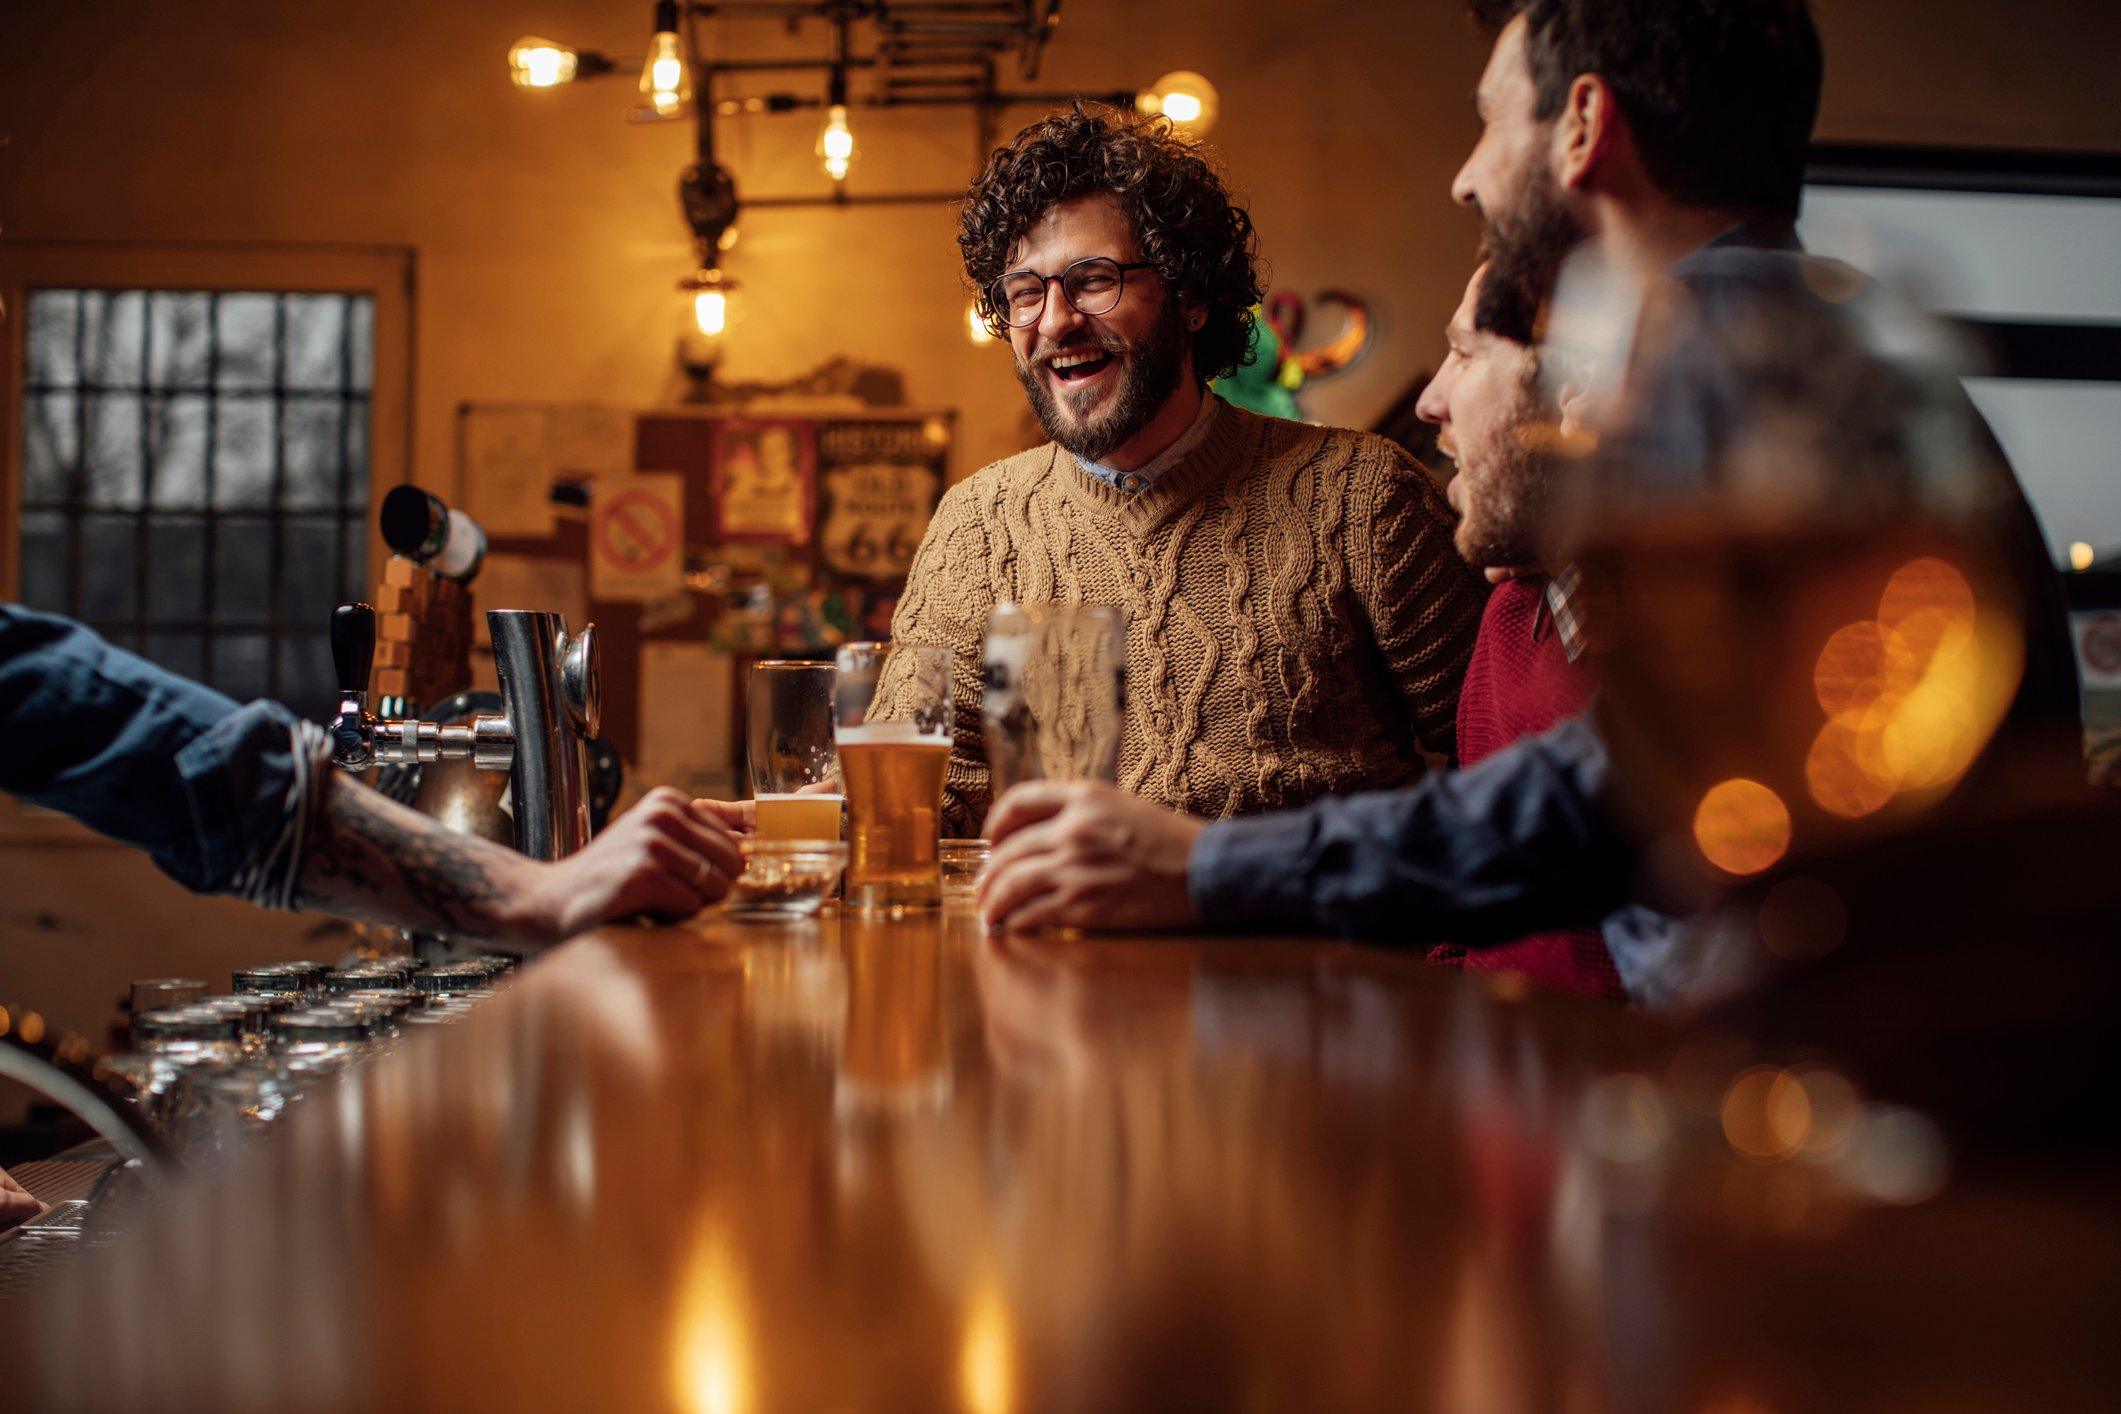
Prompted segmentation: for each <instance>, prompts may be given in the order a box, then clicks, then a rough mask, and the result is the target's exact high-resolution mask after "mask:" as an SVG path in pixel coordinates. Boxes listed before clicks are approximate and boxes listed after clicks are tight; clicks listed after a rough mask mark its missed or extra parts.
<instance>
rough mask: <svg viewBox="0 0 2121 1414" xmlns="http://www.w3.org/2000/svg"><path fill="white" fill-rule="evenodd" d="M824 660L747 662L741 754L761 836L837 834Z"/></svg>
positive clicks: (828, 672)
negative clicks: (749, 665) (748, 676)
mask: <svg viewBox="0 0 2121 1414" xmlns="http://www.w3.org/2000/svg"><path fill="white" fill-rule="evenodd" d="M838 677H839V671H838V669H836V668H834V667H833V665H832V664H830V663H805V662H790V661H783V660H778V659H774V660H768V661H766V662H763V663H754V664H753V665H752V668H751V679H750V682H749V683H748V684H747V690H746V704H745V720H744V726H745V737H744V741H745V755H747V756H748V757H750V763H751V794H752V798H753V799H754V800H756V801H757V802H758V822H757V826H756V829H757V832H758V837H759V838H760V839H762V840H836V839H838V838H839V837H840V801H841V794H840V789H839V784H838V783H839V773H840V758H839V748H838V746H837V745H836V744H835V742H834V740H833V730H832V728H833V722H832V688H833V684H834V682H835V681H837V679H838Z"/></svg>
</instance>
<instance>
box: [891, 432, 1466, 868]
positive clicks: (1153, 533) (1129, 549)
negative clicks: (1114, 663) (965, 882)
mask: <svg viewBox="0 0 2121 1414" xmlns="http://www.w3.org/2000/svg"><path fill="white" fill-rule="evenodd" d="M1455 523H1456V517H1455V515H1454V514H1453V513H1452V511H1451V508H1450V506H1449V505H1448V504H1447V503H1446V502H1445V501H1444V499H1443V496H1442V495H1441V493H1439V492H1438V491H1437V489H1436V486H1435V483H1434V482H1433V481H1431V480H1430V479H1429V477H1428V475H1427V473H1425V472H1424V471H1423V470H1422V468H1421V467H1420V465H1419V464H1418V463H1416V462H1415V461H1414V460H1413V459H1412V458H1411V457H1409V456H1408V455H1407V454H1406V453H1405V452H1403V451H1402V450H1401V449H1400V448H1399V447H1397V446H1395V445H1394V444H1392V443H1391V442H1388V441H1386V440H1384V439H1383V438H1381V437H1373V436H1370V435H1369V434H1367V433H1361V432H1350V431H1347V430H1344V429H1340V428H1328V427H1312V426H1307V425H1305V424H1302V423H1296V422H1284V421H1280V420H1277V419H1272V418H1264V417H1259V416H1256V415H1254V414H1252V413H1249V412H1246V411H1244V410H1242V409H1240V408H1234V407H1230V406H1227V405H1225V406H1223V407H1221V408H1219V409H1218V412H1217V416H1216V419H1215V422H1214V424H1213V426H1212V427H1211V429H1210V430H1209V432H1208V434H1207V436H1206V437H1205V438H1204V439H1203V440H1202V442H1201V444H1200V445H1199V446H1198V447H1197V448H1196V449H1195V450H1194V451H1193V453H1192V454H1191V455H1190V456H1188V457H1186V458H1185V459H1184V460H1183V461H1181V462H1179V463H1178V464H1177V465H1175V466H1173V467H1171V468H1170V469H1169V470H1167V471H1165V472H1164V473H1163V475H1162V476H1160V477H1159V478H1158V479H1157V480H1156V481H1155V482H1154V483H1153V484H1152V485H1150V486H1149V487H1148V488H1146V489H1145V490H1142V491H1138V492H1135V493H1133V494H1131V495H1130V494H1128V493H1126V492H1123V491H1120V490H1118V489H1116V488H1114V487H1112V486H1108V485H1106V484H1105V483H1104V482H1102V481H1099V480H1098V479H1097V478H1095V477H1093V476H1091V475H1089V474H1088V473H1087V472H1085V471H1084V470H1083V469H1082V468H1081V466H1079V465H1078V464H1077V462H1076V460H1075V458H1074V457H1073V456H1071V455H1070V454H1069V453H1067V452H1066V451H1064V450H1062V449H1061V448H1060V447H1058V446H1057V445H1054V444H1052V443H1048V444H1047V445H1045V446H1042V447H1036V448H1033V449H1032V450H1030V451H1028V452H1021V453H1018V454H1017V455H1016V456H1013V457H1009V458H1007V459H1006V460H1004V461H999V462H996V463H994V464H993V465H992V466H989V467H986V468H984V469H983V470H981V471H980V472H978V473H977V474H976V475H974V476H972V477H970V478H969V479H967V480H966V481H964V482H962V483H960V484H959V485H957V486H954V487H952V488H951V489H950V491H949V492H948V494H946V495H945V496H944V497H943V500H942V504H941V505H940V506H939V507H937V509H936V513H935V519H934V520H933V521H931V522H930V524H929V526H928V533H927V535H926V536H925V537H924V538H923V539H922V541H921V548H920V553H919V555H918V556H917V557H916V558H915V560H914V564H913V572H912V576H911V578H910V579H909V580H908V582H907V586H906V595H905V598H904V599H902V600H901V601H900V603H899V607H898V615H897V617H896V618H895V619H894V621H893V623H892V637H893V639H894V641H896V642H899V643H940V644H947V645H948V646H949V647H950V648H951V649H952V650H953V653H954V662H953V692H954V694H955V699H954V705H955V717H956V728H955V734H956V745H955V750H954V751H953V753H952V755H951V760H950V774H949V779H948V786H947V798H946V802H945V812H944V833H945V834H947V835H974V834H978V833H979V832H980V829H981V827H982V825H983V823H984V821H985V819H986V814H987V809H988V806H989V804H990V801H989V799H988V796H989V791H988V776H987V753H986V744H985V740H984V736H983V732H982V726H981V720H980V661H981V640H982V638H983V636H984V634H985V631H986V622H987V613H988V611H989V610H991V609H992V608H993V607H994V606H995V605H996V604H997V603H1004V602H1009V601H1015V602H1019V603H1040V602H1051V601H1062V602H1069V603H1089V604H1112V605H1117V606H1119V607H1120V608H1122V609H1124V610H1125V611H1126V613H1127V616H1128V624H1127V687H1128V703H1127V729H1126V738H1125V741H1124V743H1123V745H1122V746H1121V749H1120V768H1119V783H1120V785H1121V786H1123V787H1124V788H1125V789H1127V790H1129V791H1132V792H1134V793H1135V794H1137V795H1140V796H1143V797H1145V798H1147V799H1150V800H1154V801H1157V802H1159V803H1161V804H1164V805H1167V806H1170V807H1172V808H1173V809H1178V810H1184V811H1188V812H1190V813H1192V814H1196V815H1205V816H1210V817H1225V816H1230V815H1250V814H1256V813H1259V812H1261V811H1266V810H1277V809H1283V808H1287V807H1291V806H1297V805H1301V804H1303V803H1305V802H1306V801H1310V800H1313V799H1316V798H1317V797H1319V796H1321V795H1326V794H1330V793H1335V792H1343V791H1354V790H1369V789H1377V788H1381V787H1387V786H1395V785H1400V784H1402V783H1404V782H1406V781H1409V780H1412V779H1413V778H1414V777H1416V776H1418V775H1419V774H1420V773H1421V771H1422V769H1423V763H1422V758H1421V754H1420V753H1421V751H1422V750H1423V749H1426V750H1428V751H1429V752H1432V753H1437V754H1449V753H1450V751H1451V749H1452V726H1453V719H1454V714H1455V712H1456V710H1457V704H1458V688H1459V682H1460V679H1461V678H1462V677H1463V676H1464V674H1465V668H1466V660H1467V658H1468V657H1469V656H1470V654H1471V653H1472V649H1473V637H1474V634H1475V633H1476V632H1477V631H1478V629H1479V627H1480V614H1481V607H1482V604H1483V602H1484V601H1485V598H1486V585H1485V584H1484V582H1483V581H1482V579H1481V578H1480V576H1479V575H1478V574H1477V572H1475V571H1474V570H1472V569H1470V568H1468V567H1467V565H1466V563H1465V561H1464V560H1462V559H1460V558H1459V556H1458V553H1457V551H1456V549H1455V548H1454V547H1453V545H1452V543H1451V532H1452V528H1453V526H1454V525H1455ZM895 696H896V694H894V693H893V691H892V685H891V682H890V679H889V678H887V680H886V683H885V687H884V690H883V692H882V693H880V696H879V700H878V704H877V708H876V712H875V714H874V715H877V716H881V717H901V716H904V715H906V714H907V711H908V709H909V704H906V703H902V702H898V701H896V700H895Z"/></svg>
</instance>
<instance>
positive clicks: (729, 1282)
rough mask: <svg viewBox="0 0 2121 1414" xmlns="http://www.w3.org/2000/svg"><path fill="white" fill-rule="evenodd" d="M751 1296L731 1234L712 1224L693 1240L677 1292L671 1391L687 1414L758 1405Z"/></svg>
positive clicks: (731, 1413)
mask: <svg viewBox="0 0 2121 1414" xmlns="http://www.w3.org/2000/svg"><path fill="white" fill-rule="evenodd" d="M746 1302H747V1296H746V1293H745V1290H744V1284H743V1280H742V1276H741V1273H740V1272H739V1269H738V1266H737V1259H736V1252H735V1248H734V1245H733V1244H732V1242H731V1241H730V1237H729V1234H728V1233H726V1232H725V1231H723V1230H722V1228H721V1227H720V1226H719V1225H718V1224H717V1223H715V1222H713V1221H705V1222H702V1223H701V1224H700V1226H699V1228H698V1230H697V1231H696V1232H695V1233H694V1235H693V1241H692V1249H691V1252H690V1253H689V1255H688V1257H687V1260H686V1265H685V1270H684V1274H683V1276H682V1278H681V1280H680V1286H679V1290H678V1307H677V1309H678V1319H677V1324H676V1326H675V1327H674V1328H673V1331H672V1345H673V1346H674V1348H675V1350H676V1355H677V1358H676V1362H675V1369H674V1372H673V1375H674V1378H673V1384H672V1389H673V1392H674V1394H675V1395H676V1398H677V1403H678V1407H679V1408H681V1409H684V1410H687V1411H689V1414H742V1411H744V1410H746V1409H750V1408H752V1407H753V1405H754V1399H753V1395H754V1391H753V1389H752V1387H751V1380H752V1374H751V1368H752V1366H751V1352H750V1321H749V1310H748V1307H747V1304H746Z"/></svg>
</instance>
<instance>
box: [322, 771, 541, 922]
mask: <svg viewBox="0 0 2121 1414" xmlns="http://www.w3.org/2000/svg"><path fill="white" fill-rule="evenodd" d="M527 862H528V861H525V860H524V859H523V858H522V857H521V856H520V855H516V854H514V853H512V852H510V851H508V850H505V849H503V848H501V847H500V846H499V845H496V844H492V843H490V842H488V841H486V840H482V839H476V838H474V837H472V836H469V835H460V834H457V833H456V832H454V831H452V830H449V829H447V828H445V827H443V826H442V825H440V824H438V823H436V822H435V821H433V820H431V819H429V818H428V817H427V816H425V815H421V814H419V813H418V812H417V811H412V810H408V809H406V808H405V807H403V806H400V805H398V804H396V803H394V802H392V801H390V800H387V799H385V798H384V797H382V796H380V795H378V794H376V792H374V791H372V790H369V789H368V788H367V787H365V786H361V785H357V784H355V783H354V782H352V781H350V780H346V779H344V778H342V777H333V778H331V783H330V785H329V786H328V787H327V789H326V794H325V798H324V802H323V805H322V808H321V809H320V810H319V812H318V820H317V829H316V835H315V838H314V839H313V841H312V843H311V846H310V850H309V854H308V857H307V858H306V859H305V860H304V861H303V865H302V877H301V882H300V884H299V886H298V898H299V902H300V904H301V906H303V907H305V908H321V909H328V910H330V911H331V912H334V913H343V914H348V915H350V916H353V917H357V918H366V919H370V920H372V921H375V922H381V923H398V924H403V925H407V926H411V927H417V928H431V929H436V930H439V931H442V932H450V933H459V934H465V935H468V936H473V937H477V936H490V935H493V934H495V933H496V932H499V931H501V930H502V929H503V927H504V926H505V924H506V920H507V907H506V906H507V904H508V903H509V902H511V888H512V886H515V885H519V884H520V871H521V868H522V866H523V865H524V864H526V863H527Z"/></svg>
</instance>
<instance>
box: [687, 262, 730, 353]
mask: <svg viewBox="0 0 2121 1414" xmlns="http://www.w3.org/2000/svg"><path fill="white" fill-rule="evenodd" d="M678 289H679V290H680V291H682V292H683V293H684V295H685V297H686V300H687V302H688V304H689V306H690V310H691V315H692V319H691V329H690V330H689V331H688V332H690V333H691V334H694V335H696V336H698V337H699V338H700V339H703V340H706V341H707V342H708V343H715V342H717V341H719V340H720V339H721V337H722V336H723V335H724V334H726V333H728V332H729V326H730V324H731V323H732V322H734V320H735V318H736V312H737V310H736V289H737V284H736V281H734V280H732V279H730V278H729V277H728V276H727V275H724V274H723V273H722V272H721V271H720V270H718V269H716V268H715V267H713V266H708V267H706V268H705V269H702V270H699V271H696V272H694V273H693V274H691V275H688V276H686V277H685V278H684V279H683V280H680V281H679V282H678Z"/></svg>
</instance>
